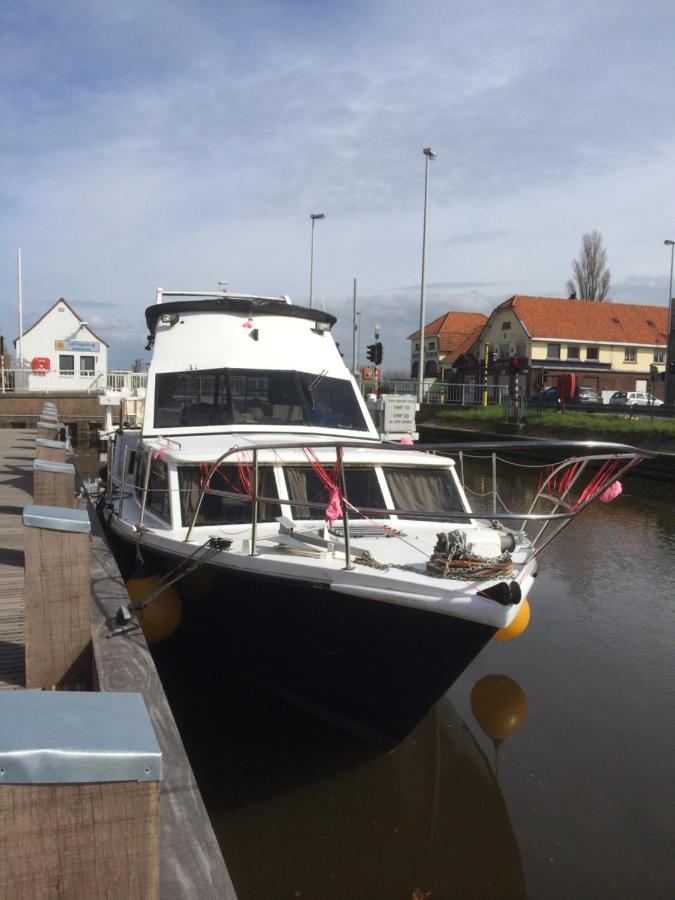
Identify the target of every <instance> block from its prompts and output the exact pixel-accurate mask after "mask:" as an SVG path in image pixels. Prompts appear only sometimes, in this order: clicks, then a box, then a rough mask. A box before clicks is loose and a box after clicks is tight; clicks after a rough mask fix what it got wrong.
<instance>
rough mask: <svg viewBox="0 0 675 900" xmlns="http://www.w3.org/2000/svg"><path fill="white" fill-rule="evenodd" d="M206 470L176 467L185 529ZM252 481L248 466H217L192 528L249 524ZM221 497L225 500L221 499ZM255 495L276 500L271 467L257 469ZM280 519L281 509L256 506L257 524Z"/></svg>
mask: <svg viewBox="0 0 675 900" xmlns="http://www.w3.org/2000/svg"><path fill="white" fill-rule="evenodd" d="M209 468H210V466H208V465H207V466H179V467H178V487H179V489H180V510H181V519H182V523H183V525H185V526H188V525H190V524H191V522H192V519H193V518H194V514H195V510H196V509H197V503H198V502H199V494H200V492H201V489H202V486H203V485H204V483H205V480H206V477H207V475H208V472H209ZM252 480H253V469H252V468H251V467H250V466H242V467H239V466H234V465H230V466H228V465H221V466H219V467H218V469H217V470H216V471H215V472H214V474H213V476H212V477H211V483H210V485H209V489H208V490H207V491H206V492H205V494H204V499H203V500H202V505H201V507H200V509H199V516H198V517H197V521H196V523H195V524H196V525H232V524H247V525H248V524H250V523H251V517H252V505H251V496H250V488H249V485H250V484H251V483H252ZM223 494H227V495H228V496H223ZM258 494H259V496H262V497H277V496H278V493H277V484H276V481H275V478H274V469H273V468H272V466H259V468H258ZM232 495H234V496H232ZM237 495H238V496H237ZM280 515H281V509H280V507H279V504H278V503H269V502H264V501H263V502H260V503H259V505H258V521H259V522H273V521H274V519H276V517H277V516H280Z"/></svg>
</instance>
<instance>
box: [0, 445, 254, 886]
mask: <svg viewBox="0 0 675 900" xmlns="http://www.w3.org/2000/svg"><path fill="white" fill-rule="evenodd" d="M35 435H36V433H35V431H34V430H32V429H0V689H16V688H22V687H24V686H25V683H26V682H25V663H24V645H25V634H24V602H23V592H24V544H23V524H22V518H21V516H22V512H23V508H24V506H26V505H27V504H30V503H32V502H33V495H32V489H33V459H34V458H35ZM88 511H89V517H90V520H91V526H92V533H91V554H90V574H91V596H92V643H93V653H94V659H95V662H96V671H97V677H98V687H99V689H100V690H103V691H138V692H140V693H141V694H142V695H143V699H144V700H145V704H146V707H147V709H148V713H149V715H150V718H151V721H152V723H153V725H154V728H155V733H156V735H157V739H158V741H159V744H160V747H161V749H162V755H163V760H164V779H163V781H162V783H161V786H160V848H161V859H160V896H161V898H162V900H191V898H193V897H203V898H211V897H213V898H216V897H217V898H218V900H236V894H235V890H234V887H233V885H232V881H231V879H230V876H229V873H228V871H227V867H226V865H225V861H224V860H223V857H222V853H221V851H220V848H219V846H218V841H217V839H216V836H215V834H214V832H213V828H212V826H211V823H210V821H209V818H208V815H207V813H206V809H205V807H204V802H203V800H202V797H201V794H200V792H199V788H198V786H197V783H196V781H195V777H194V774H193V772H192V768H191V766H190V763H189V761H188V759H187V756H186V753H185V748H184V747H183V742H182V740H181V737H180V734H179V732H178V728H177V726H176V722H175V720H174V718H173V714H172V712H171V709H170V707H169V703H168V700H167V698H166V695H165V694H164V689H163V687H162V684H161V682H160V680H159V675H158V674H157V670H156V668H155V665H154V661H153V659H152V656H151V654H150V651H149V650H148V646H147V644H146V643H145V639H144V638H143V635H142V633H141V632H140V631H136V632H133V631H132V632H131V633H130V634H128V635H125V636H120V637H117V638H115V639H113V640H110V639H109V634H110V631H109V622H110V621H111V620H113V619H114V616H115V612H116V611H117V609H118V608H119V606H120V604H121V603H123V602H127V601H128V599H129V598H128V594H127V592H126V588H125V586H124V581H123V580H122V577H121V575H120V572H119V569H118V568H117V563H116V562H115V559H114V557H113V555H112V553H111V551H110V548H109V547H108V544H107V541H106V540H105V536H104V534H103V530H102V528H101V523H100V522H99V520H98V518H97V516H96V514H95V511H94V509H93V507H92V506H91V505H90V504H89V505H88ZM122 863H123V854H121V856H120V864H122ZM3 896H4V895H3Z"/></svg>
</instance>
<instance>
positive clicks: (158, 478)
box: [136, 455, 171, 522]
mask: <svg viewBox="0 0 675 900" xmlns="http://www.w3.org/2000/svg"><path fill="white" fill-rule="evenodd" d="M147 465H148V456H147V455H146V456H145V457H144V458H143V461H142V463H141V465H140V466H138V467H137V471H136V489H137V490H138V491H139V493H141V494H142V492H143V485H144V483H145V467H146V466H147ZM145 505H146V507H147V509H150V510H152V512H154V513H155V515H158V516H159V517H160V519H164V521H165V522H171V503H170V501H169V473H168V469H167V465H166V463H165V462H162V460H161V459H151V460H150V477H149V478H148V499H147V501H146V504H145Z"/></svg>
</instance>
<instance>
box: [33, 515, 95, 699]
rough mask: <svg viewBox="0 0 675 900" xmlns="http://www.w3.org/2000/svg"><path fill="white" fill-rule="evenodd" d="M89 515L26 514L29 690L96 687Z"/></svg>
mask: <svg viewBox="0 0 675 900" xmlns="http://www.w3.org/2000/svg"><path fill="white" fill-rule="evenodd" d="M90 531H91V525H90V522H89V516H88V514H87V511H86V510H79V509H68V508H64V507H60V506H26V507H25V508H24V511H23V532H24V553H25V568H26V571H25V581H24V603H25V616H26V687H27V688H43V689H47V690H48V689H49V688H51V687H53V686H54V685H56V686H58V685H73V684H84V685H89V684H90V683H91V590H90V579H89V534H90Z"/></svg>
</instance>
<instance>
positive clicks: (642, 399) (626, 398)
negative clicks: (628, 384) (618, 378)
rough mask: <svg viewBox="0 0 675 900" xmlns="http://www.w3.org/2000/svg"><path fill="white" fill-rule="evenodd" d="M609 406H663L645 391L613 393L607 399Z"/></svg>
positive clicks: (660, 401)
mask: <svg viewBox="0 0 675 900" xmlns="http://www.w3.org/2000/svg"><path fill="white" fill-rule="evenodd" d="M609 402H610V403H611V404H615V405H619V406H649V404H650V403H651V404H652V406H663V400H657V399H656V397H654V396H653V395H652V394H648V393H647V392H646V391H614V393H613V394H612V396H611V397H610V398H609Z"/></svg>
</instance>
